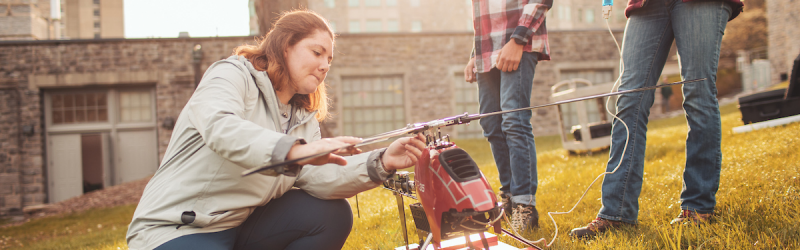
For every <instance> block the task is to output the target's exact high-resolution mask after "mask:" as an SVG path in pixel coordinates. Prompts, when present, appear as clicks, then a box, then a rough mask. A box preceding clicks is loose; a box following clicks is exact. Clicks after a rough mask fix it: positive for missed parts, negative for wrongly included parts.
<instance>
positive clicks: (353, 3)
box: [347, 0, 359, 7]
mask: <svg viewBox="0 0 800 250" xmlns="http://www.w3.org/2000/svg"><path fill="white" fill-rule="evenodd" d="M358 1H359V0H347V6H350V7H358Z"/></svg>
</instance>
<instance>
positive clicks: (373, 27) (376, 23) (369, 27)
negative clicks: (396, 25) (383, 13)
mask: <svg viewBox="0 0 800 250" xmlns="http://www.w3.org/2000/svg"><path fill="white" fill-rule="evenodd" d="M382 24H383V23H382V22H381V20H376V19H371V20H367V23H366V25H364V26H366V27H364V31H366V32H381V31H383V27H381V26H383V25H382Z"/></svg>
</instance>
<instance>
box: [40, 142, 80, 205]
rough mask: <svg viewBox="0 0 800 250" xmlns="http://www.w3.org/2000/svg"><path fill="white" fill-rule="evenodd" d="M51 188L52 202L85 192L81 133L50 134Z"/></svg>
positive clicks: (49, 177)
mask: <svg viewBox="0 0 800 250" xmlns="http://www.w3.org/2000/svg"><path fill="white" fill-rule="evenodd" d="M49 139H50V143H48V146H49V150H48V151H49V152H50V160H49V161H48V162H49V164H48V165H49V166H50V169H49V174H48V175H47V177H48V179H49V184H50V186H49V190H50V203H55V202H59V201H63V200H66V199H69V198H72V197H75V196H78V195H82V194H83V171H82V164H83V161H82V159H81V135H80V134H63V135H50V136H49Z"/></svg>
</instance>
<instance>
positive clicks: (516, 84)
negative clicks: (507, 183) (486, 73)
mask: <svg viewBox="0 0 800 250" xmlns="http://www.w3.org/2000/svg"><path fill="white" fill-rule="evenodd" d="M537 63H538V58H537V54H536V53H529V52H525V53H522V58H521V59H520V62H519V68H518V69H517V70H515V71H512V72H501V73H500V106H501V107H500V108H501V109H502V110H512V109H518V108H527V107H530V106H531V89H532V87H533V75H534V72H535V70H536V64H537ZM531 114H532V112H531V111H530V110H525V111H517V112H511V113H505V114H502V118H503V121H502V126H501V127H502V130H503V134H505V136H506V138H505V139H506V144H507V148H508V153H509V155H508V157H509V161H510V169H511V179H512V181H511V195H512V196H511V201H512V202H513V203H514V204H515V205H516V204H524V205H532V206H536V196H535V195H536V187H537V184H538V179H537V171H536V144H534V140H533V131H532V130H533V128H532V127H531Z"/></svg>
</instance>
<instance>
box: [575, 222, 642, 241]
mask: <svg viewBox="0 0 800 250" xmlns="http://www.w3.org/2000/svg"><path fill="white" fill-rule="evenodd" d="M625 224H628V223H625V222H621V221H612V220H607V219H603V218H600V217H597V219H594V220H593V221H592V222H590V223H589V225H586V226H585V227H579V228H575V229H572V231H570V232H569V236H572V237H578V238H590V237H594V236H596V235H597V234H598V233H602V232H605V231H606V230H608V229H612V228H615V227H618V226H622V225H625Z"/></svg>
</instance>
